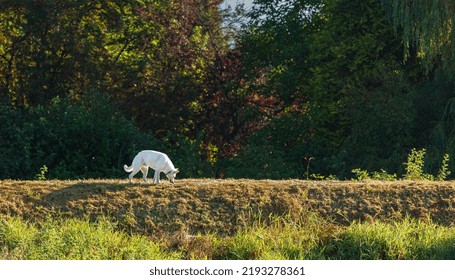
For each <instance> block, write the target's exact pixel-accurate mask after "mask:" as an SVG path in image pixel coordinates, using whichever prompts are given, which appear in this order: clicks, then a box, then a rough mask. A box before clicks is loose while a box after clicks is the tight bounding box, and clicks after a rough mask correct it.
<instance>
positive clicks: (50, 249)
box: [0, 215, 455, 260]
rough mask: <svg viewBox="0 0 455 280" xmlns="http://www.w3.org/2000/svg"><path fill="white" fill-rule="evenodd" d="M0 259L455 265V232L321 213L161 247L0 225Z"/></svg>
mask: <svg viewBox="0 0 455 280" xmlns="http://www.w3.org/2000/svg"><path fill="white" fill-rule="evenodd" d="M0 259H46V260H48V259H56V260H65V259H76V260H83V259H89V260H98V259H107V260H109V259H241V260H243V259H273V260H277V259H285V260H292V259H343V260H346V259H394V260H395V259H411V260H413V259H424V260H430V259H455V228H454V227H445V226H440V225H437V224H435V223H431V222H421V221H416V220H413V219H404V220H402V221H397V222H379V221H376V222H372V223H356V222H355V223H353V224H351V225H350V226H347V227H341V226H334V225H333V224H331V223H329V222H327V221H325V220H323V219H321V218H320V217H318V216H316V215H310V216H307V217H305V218H304V219H303V218H300V219H298V220H293V219H291V218H290V217H269V218H267V219H259V220H258V221H257V222H255V223H254V224H253V225H252V226H249V227H247V228H244V229H242V230H239V231H238V232H237V233H236V234H234V235H232V236H220V235H217V234H214V233H213V234H198V235H195V236H191V235H187V234H185V233H183V232H182V233H181V234H176V235H173V236H169V237H168V238H167V239H165V240H164V239H163V240H161V241H152V239H151V238H150V237H146V236H142V235H138V234H131V233H126V232H125V231H122V230H120V229H118V227H117V225H116V224H115V223H112V222H110V221H108V220H107V219H100V220H98V221H96V222H90V221H88V220H78V219H74V218H70V219H47V220H45V221H44V222H39V223H33V224H32V223H29V222H26V221H24V220H21V219H18V218H8V219H6V218H3V219H0Z"/></svg>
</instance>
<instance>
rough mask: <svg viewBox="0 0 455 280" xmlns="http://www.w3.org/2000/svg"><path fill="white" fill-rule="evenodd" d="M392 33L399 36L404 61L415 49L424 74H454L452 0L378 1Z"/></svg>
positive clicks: (453, 11) (453, 6)
mask: <svg viewBox="0 0 455 280" xmlns="http://www.w3.org/2000/svg"><path fill="white" fill-rule="evenodd" d="M381 2H382V4H383V6H384V7H385V9H386V12H387V15H388V16H389V18H390V19H391V22H392V24H393V27H394V29H395V32H397V33H398V34H401V37H402V39H403V44H404V50H405V58H409V57H410V56H411V52H413V50H414V49H415V52H416V53H417V55H418V56H419V57H420V58H422V62H423V65H424V67H425V69H426V70H427V71H431V70H432V69H433V68H434V67H435V66H438V65H442V66H443V68H445V69H447V70H450V71H452V72H453V71H454V69H455V68H454V67H455V55H454V54H455V48H454V45H453V40H454V38H455V30H454V29H453V26H452V23H453V21H454V19H455V16H454V15H455V3H454V2H453V1H451V0H419V1H416V0H381Z"/></svg>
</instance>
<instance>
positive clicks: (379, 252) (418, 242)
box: [326, 218, 455, 260]
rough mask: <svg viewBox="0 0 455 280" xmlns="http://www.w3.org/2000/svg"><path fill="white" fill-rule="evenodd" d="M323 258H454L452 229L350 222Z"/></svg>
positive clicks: (411, 223)
mask: <svg viewBox="0 0 455 280" xmlns="http://www.w3.org/2000/svg"><path fill="white" fill-rule="evenodd" d="M330 247H331V249H330V250H326V256H327V257H329V258H335V259H369V260H380V259H391V260H397V259H408V260H409V259H410V260H414V259H422V260H432V259H455V228H453V227H450V228H449V227H442V226H438V225H436V224H433V223H425V222H422V221H415V220H412V219H409V218H407V219H404V220H403V221H400V222H395V223H385V222H375V223H366V224H361V223H353V224H352V225H351V226H349V227H348V228H346V229H345V230H343V231H341V232H340V233H339V234H338V235H337V236H336V239H335V240H334V242H332V243H331V246H330Z"/></svg>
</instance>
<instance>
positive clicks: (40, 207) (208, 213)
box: [0, 179, 455, 240]
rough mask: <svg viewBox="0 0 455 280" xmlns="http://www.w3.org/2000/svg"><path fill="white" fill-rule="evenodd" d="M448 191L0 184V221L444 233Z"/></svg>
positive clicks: (370, 186)
mask: <svg viewBox="0 0 455 280" xmlns="http://www.w3.org/2000/svg"><path fill="white" fill-rule="evenodd" d="M454 204H455V183H454V182H426V181H419V182H413V181H394V182H381V181H366V182H351V181H300V180H284V181H270V180H261V181H257V180H210V179H205V180H199V179H198V180H192V179H186V180H177V181H176V184H170V183H168V182H164V183H162V184H161V185H158V186H155V185H150V184H144V183H142V184H139V183H137V184H128V183H126V182H125V180H123V181H119V180H85V181H10V180H7V181H0V214H2V215H4V216H7V217H9V216H14V217H20V218H22V219H25V220H30V221H35V222H36V221H38V222H39V221H41V220H43V219H45V218H46V217H49V216H51V217H53V216H60V217H76V218H89V219H92V220H95V219H97V218H99V217H109V218H111V219H112V220H114V221H116V222H117V223H118V224H119V226H120V227H121V228H123V229H126V230H128V231H131V232H134V233H141V234H146V235H149V236H152V237H155V238H158V239H159V238H160V236H164V235H163V234H166V236H169V234H173V235H175V239H176V240H179V239H180V240H181V239H182V238H183V239H184V238H186V237H187V236H193V235H197V234H198V233H202V234H206V233H214V234H217V235H221V236H223V235H232V234H233V233H235V232H238V230H239V229H243V228H246V227H248V226H250V225H251V223H254V222H255V221H257V220H258V219H262V221H266V220H267V218H268V217H272V216H273V217H277V216H285V215H287V216H290V217H297V216H298V217H299V219H302V217H305V216H306V215H307V214H308V213H319V215H320V216H321V217H323V218H326V219H328V220H329V221H332V222H333V223H335V224H341V225H348V224H350V223H351V222H352V221H355V220H357V221H373V220H375V221H376V220H388V219H394V220H395V219H402V218H404V217H406V216H409V217H411V218H415V219H418V220H428V219H430V218H431V220H432V221H433V222H435V223H437V224H442V225H447V226H452V225H453V221H455V210H454V207H453V205H454Z"/></svg>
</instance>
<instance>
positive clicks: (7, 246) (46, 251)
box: [0, 218, 180, 260]
mask: <svg viewBox="0 0 455 280" xmlns="http://www.w3.org/2000/svg"><path fill="white" fill-rule="evenodd" d="M179 257H180V256H179V255H178V253H176V252H174V253H168V252H164V251H163V250H162V249H161V248H160V246H159V245H157V244H155V243H153V242H151V241H149V240H148V239H147V238H146V237H144V236H140V235H128V234H126V233H124V232H122V231H118V230H115V225H114V224H113V223H111V222H109V221H107V220H100V221H98V222H96V223H91V222H89V221H87V220H76V219H57V220H52V219H47V220H46V221H44V222H43V223H40V224H29V223H27V222H25V221H22V220H20V219H17V218H10V219H1V220H0V258H1V259H32V260H33V259H46V260H54V259H55V260H65V259H77V260H85V259H88V260H100V259H106V260H108V259H175V258H179Z"/></svg>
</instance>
